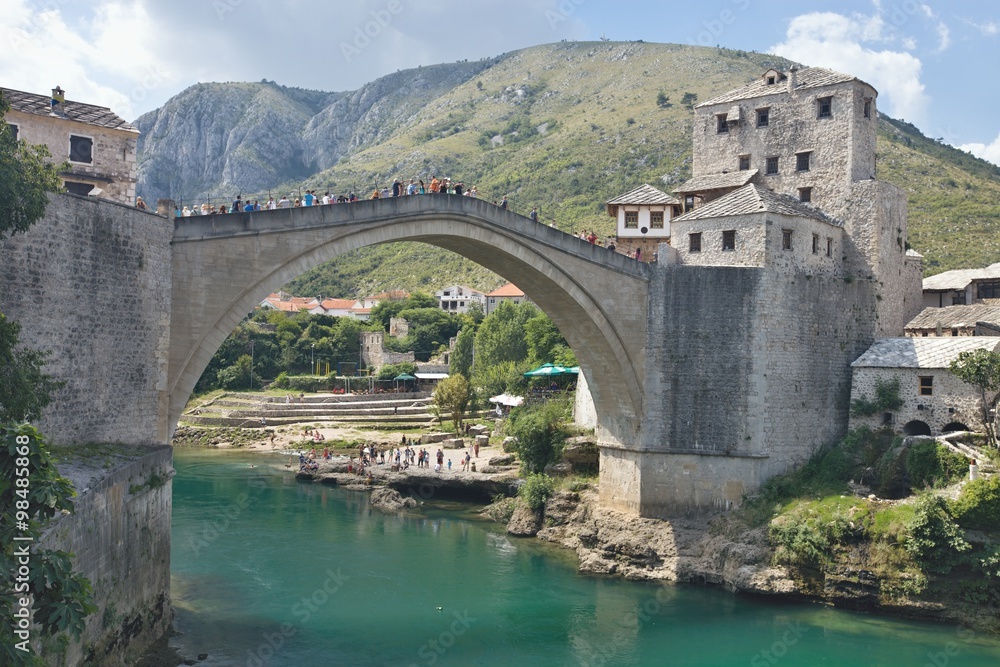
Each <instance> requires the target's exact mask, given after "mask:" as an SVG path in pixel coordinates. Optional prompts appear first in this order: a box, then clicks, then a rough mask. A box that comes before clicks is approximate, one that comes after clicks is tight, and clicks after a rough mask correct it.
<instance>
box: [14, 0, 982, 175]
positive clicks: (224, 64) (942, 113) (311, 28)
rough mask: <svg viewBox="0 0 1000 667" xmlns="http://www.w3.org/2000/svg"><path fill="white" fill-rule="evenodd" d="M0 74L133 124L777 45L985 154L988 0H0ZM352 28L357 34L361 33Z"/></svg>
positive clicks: (930, 131)
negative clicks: (581, 62) (561, 55)
mask: <svg viewBox="0 0 1000 667" xmlns="http://www.w3.org/2000/svg"><path fill="white" fill-rule="evenodd" d="M0 13H2V15H3V16H4V17H5V24H6V25H7V27H8V30H7V31H6V32H5V34H4V35H0V39H2V40H5V41H6V43H4V44H3V45H2V47H0V54H2V57H0V85H4V86H8V87H11V88H18V89H21V90H29V91H33V92H41V93H45V92H47V91H48V90H49V89H50V88H52V87H54V86H55V85H56V84H58V85H61V86H62V87H63V88H64V89H65V90H67V91H68V93H69V97H70V99H76V100H80V101H88V102H94V103H98V104H104V105H107V106H110V107H112V108H113V109H115V111H117V112H118V113H119V114H120V115H122V116H123V117H125V118H127V119H129V120H132V119H134V118H135V117H137V116H138V115H140V114H141V113H144V112H146V111H149V110H151V109H154V108H156V107H158V106H160V105H161V104H163V103H164V102H165V101H166V100H167V99H169V98H170V97H171V96H173V95H175V94H177V93H179V92H180V91H182V90H183V89H184V88H186V87H188V86H190V85H192V84H194V83H197V82H199V81H259V80H261V79H271V80H274V81H277V82H279V83H282V84H285V85H290V86H302V87H307V88H316V89H321V90H352V89H355V88H357V87H359V86H360V85H362V84H363V83H365V82H367V81H370V80H372V79H374V78H376V77H378V76H381V75H383V74H387V73H389V72H393V71H395V70H397V69H406V68H409V67H416V66H417V65H428V64H433V63H438V62H453V61H455V60H461V59H466V58H468V59H476V58H481V57H484V56H493V55H498V54H500V53H504V52H506V51H510V50H514V49H518V48H522V47H526V46H532V45H536V44H543V43H547V42H554V41H559V40H561V39H598V38H599V37H601V36H606V37H608V38H610V39H613V40H635V39H642V40H644V41H647V42H674V43H681V44H696V45H703V46H715V45H717V44H718V45H721V46H726V47H729V48H733V49H743V50H746V51H761V52H771V53H777V54H779V55H782V56H785V57H788V58H791V59H793V60H797V61H799V62H802V63H804V64H806V65H819V66H824V67H830V68H833V69H837V70H840V71H843V72H848V73H851V74H854V75H856V76H859V77H861V78H862V79H865V80H866V81H868V82H870V83H871V84H873V85H874V86H875V87H876V88H877V89H878V90H879V92H880V97H879V108H880V109H881V110H882V111H883V112H885V113H888V114H890V115H892V116H894V117H896V118H903V119H905V120H908V121H910V122H912V123H914V124H915V125H917V127H919V128H920V129H921V130H922V131H923V132H924V133H925V134H927V135H929V136H931V137H934V138H939V137H940V138H943V139H944V140H945V141H947V142H948V143H951V144H953V145H956V146H959V147H962V148H964V149H966V150H970V151H971V152H973V153H975V154H977V155H980V156H981V157H985V158H987V159H990V160H991V161H993V162H995V163H997V164H1000V115H998V114H993V113H991V112H992V111H993V110H995V109H998V108H1000V85H998V84H1000V75H998V74H997V70H996V65H997V64H998V63H1000V3H995V2H986V1H985V0H978V1H977V0H949V1H948V2H942V1H938V0H926V1H919V0H840V1H837V2H834V1H828V2H823V1H818V0H816V1H804V2H788V1H786V0H701V1H699V2H677V1H674V0H660V1H658V2H654V1H652V0H618V1H616V2H609V1H607V0H465V1H464V2H462V1H458V2H456V1H454V0H449V1H446V0H419V1H418V0H364V1H352V2H350V3H344V2H330V1H329V0H326V1H323V0H283V1H280V2H279V1H277V0H0ZM366 33H367V34H366Z"/></svg>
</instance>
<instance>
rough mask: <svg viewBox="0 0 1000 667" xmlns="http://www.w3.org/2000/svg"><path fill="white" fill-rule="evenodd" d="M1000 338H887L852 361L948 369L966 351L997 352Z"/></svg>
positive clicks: (873, 365) (877, 365) (861, 365)
mask: <svg viewBox="0 0 1000 667" xmlns="http://www.w3.org/2000/svg"><path fill="white" fill-rule="evenodd" d="M997 347H1000V337H995V336H963V337H954V338H952V337H948V338H883V339H882V340H877V341H875V343H874V344H873V345H872V346H871V347H870V348H868V351H867V352H865V353H864V354H862V355H861V356H860V357H858V359H857V361H855V362H854V363H853V364H851V366H852V367H854V368H947V367H948V365H949V364H950V363H951V362H952V361H953V360H954V359H957V358H958V355H959V354H960V353H962V352H972V351H974V350H990V351H996V349H997Z"/></svg>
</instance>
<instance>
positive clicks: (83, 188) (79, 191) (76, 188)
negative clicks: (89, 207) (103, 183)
mask: <svg viewBox="0 0 1000 667" xmlns="http://www.w3.org/2000/svg"><path fill="white" fill-rule="evenodd" d="M63 186H64V187H65V188H66V192H69V193H70V194H74V195H80V196H81V197H86V196H87V195H89V194H90V191H91V190H93V189H94V186H93V185H91V184H90V183H77V182H75V181H66V182H65V183H63Z"/></svg>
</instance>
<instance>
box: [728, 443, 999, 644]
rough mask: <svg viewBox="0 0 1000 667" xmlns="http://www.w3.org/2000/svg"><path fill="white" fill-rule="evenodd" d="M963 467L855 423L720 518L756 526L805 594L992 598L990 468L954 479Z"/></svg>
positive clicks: (994, 506) (880, 599)
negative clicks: (840, 437) (976, 476)
mask: <svg viewBox="0 0 1000 667" xmlns="http://www.w3.org/2000/svg"><path fill="white" fill-rule="evenodd" d="M968 466H969V461H968V459H967V458H966V457H965V456H963V455H961V454H958V453H956V452H955V451H954V450H953V449H951V448H950V447H949V446H946V445H943V444H941V443H939V442H936V441H932V440H917V441H915V442H914V441H904V440H903V439H902V438H901V437H898V436H894V435H893V434H892V433H891V432H890V431H888V430H881V431H875V432H872V431H868V430H866V429H860V430H856V431H853V432H851V433H850V434H848V436H847V437H846V438H845V439H844V440H843V441H842V442H840V443H838V444H837V445H836V446H834V447H831V448H829V449H827V450H825V451H823V452H820V453H819V454H817V455H816V456H815V457H813V459H812V460H811V461H809V463H808V464H807V465H805V466H804V467H802V468H800V469H799V470H796V471H795V472H793V473H790V474H787V475H781V476H779V477H776V478H774V479H772V480H770V481H769V482H767V483H766V484H765V485H764V486H763V487H762V489H761V490H760V492H759V493H758V494H757V495H756V496H754V497H753V498H750V499H748V501H747V502H746V503H745V504H744V506H743V507H742V508H741V509H740V510H738V511H737V512H735V513H733V514H732V515H731V516H730V517H727V519H724V520H723V521H722V522H721V523H720V525H721V526H724V529H725V530H729V531H734V533H735V532H740V531H746V530H748V529H750V530H752V529H755V528H759V527H766V529H767V535H768V542H769V544H770V546H771V547H772V548H773V562H774V564H776V565H781V566H785V567H787V568H788V571H789V573H790V574H791V575H792V577H793V578H794V579H795V580H796V581H797V583H798V584H799V585H800V587H801V590H802V592H803V593H806V594H810V595H817V596H819V597H823V598H833V601H834V602H838V603H842V604H848V605H852V606H858V607H861V608H873V607H875V606H881V605H886V606H899V605H904V606H905V605H920V604H937V605H940V604H943V605H946V606H948V607H954V608H970V609H972V610H973V611H974V608H975V607H976V606H984V605H994V606H995V605H1000V567H998V566H1000V477H997V476H993V477H990V478H983V479H979V480H976V481H972V482H967V483H963V481H962V480H963V479H964V478H965V477H966V475H967V473H968V469H969V467H968ZM994 608H995V607H994ZM992 622H993V623H996V620H995V619H994V620H993V621H992ZM997 629H1000V628H997Z"/></svg>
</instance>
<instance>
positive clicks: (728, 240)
mask: <svg viewBox="0 0 1000 667" xmlns="http://www.w3.org/2000/svg"><path fill="white" fill-rule="evenodd" d="M722 250H723V252H726V251H730V250H736V230H735V229H730V230H727V231H724V232H722Z"/></svg>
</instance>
